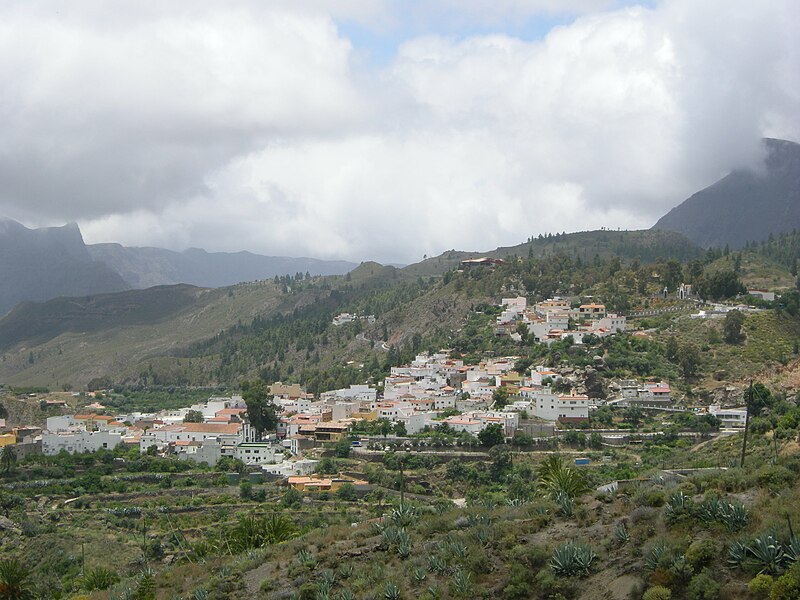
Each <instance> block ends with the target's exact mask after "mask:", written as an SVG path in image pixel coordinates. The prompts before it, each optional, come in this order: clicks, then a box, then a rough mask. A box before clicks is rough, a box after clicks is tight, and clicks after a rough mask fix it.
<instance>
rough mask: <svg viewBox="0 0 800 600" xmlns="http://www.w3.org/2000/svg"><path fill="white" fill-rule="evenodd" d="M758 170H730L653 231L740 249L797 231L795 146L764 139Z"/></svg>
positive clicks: (798, 161) (799, 191)
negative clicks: (676, 233) (764, 150)
mask: <svg viewBox="0 0 800 600" xmlns="http://www.w3.org/2000/svg"><path fill="white" fill-rule="evenodd" d="M763 143H764V146H765V149H766V158H765V162H764V165H763V167H764V168H763V169H761V168H759V167H758V166H756V167H751V168H747V169H735V170H733V171H731V172H730V173H729V174H728V175H726V176H725V177H723V178H722V179H720V180H718V181H717V182H715V183H713V184H711V185H710V186H708V187H706V188H705V189H703V190H700V191H699V192H696V193H695V194H692V195H691V196H690V197H689V198H687V199H686V200H684V201H683V202H682V203H681V204H679V205H677V206H676V207H674V208H673V209H672V210H670V211H669V212H668V213H667V214H666V215H664V216H663V217H661V218H660V219H659V220H658V221H657V222H656V224H655V225H653V227H652V229H653V230H669V231H676V232H678V233H682V234H684V235H686V237H688V238H689V239H690V240H692V241H693V242H694V243H696V244H699V245H700V246H703V247H705V248H709V247H719V248H721V247H724V246H729V247H731V248H741V247H743V246H744V245H745V244H746V243H747V242H761V241H764V240H766V239H767V238H768V237H769V235H770V234H779V233H784V232H787V231H791V230H793V229H796V228H800V144H798V143H795V142H791V141H788V140H779V139H775V138H765V139H764V140H763Z"/></svg>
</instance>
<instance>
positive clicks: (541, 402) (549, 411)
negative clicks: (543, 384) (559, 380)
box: [533, 388, 589, 421]
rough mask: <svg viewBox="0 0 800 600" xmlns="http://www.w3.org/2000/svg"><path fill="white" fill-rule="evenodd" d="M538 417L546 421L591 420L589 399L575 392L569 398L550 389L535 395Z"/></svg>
mask: <svg viewBox="0 0 800 600" xmlns="http://www.w3.org/2000/svg"><path fill="white" fill-rule="evenodd" d="M533 399H534V408H533V412H534V415H535V416H536V417H539V418H540V419H545V420H546V421H558V420H559V419H568V420H583V419H588V418H589V398H588V396H584V395H582V394H575V393H574V392H573V393H572V394H570V395H568V396H558V395H556V394H553V393H552V392H551V391H550V390H549V388H548V389H547V390H546V391H545V390H543V391H540V392H535V393H534V394H533Z"/></svg>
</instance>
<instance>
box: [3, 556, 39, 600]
mask: <svg viewBox="0 0 800 600" xmlns="http://www.w3.org/2000/svg"><path fill="white" fill-rule="evenodd" d="M29 577H30V572H29V571H28V569H27V568H26V567H25V566H23V564H22V563H21V562H19V561H18V560H17V559H16V558H7V559H5V560H0V600H28V599H29V598H33V592H32V591H31V587H30V586H31V584H30V581H29Z"/></svg>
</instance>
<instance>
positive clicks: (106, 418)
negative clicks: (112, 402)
mask: <svg viewBox="0 0 800 600" xmlns="http://www.w3.org/2000/svg"><path fill="white" fill-rule="evenodd" d="M73 418H75V419H78V420H80V421H86V420H95V421H113V420H114V417H112V416H111V415H96V414H94V413H91V414H88V415H75V417H73Z"/></svg>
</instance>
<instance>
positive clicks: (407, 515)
mask: <svg viewBox="0 0 800 600" xmlns="http://www.w3.org/2000/svg"><path fill="white" fill-rule="evenodd" d="M418 515H419V513H418V511H417V509H416V508H415V507H413V506H412V505H411V504H409V503H408V502H401V503H400V504H398V505H397V508H395V509H393V510H392V512H391V514H390V515H389V519H391V521H392V523H394V524H395V525H396V526H398V527H408V526H409V525H411V524H412V523H413V522H414V521H415V520H416V519H417V516H418Z"/></svg>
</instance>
